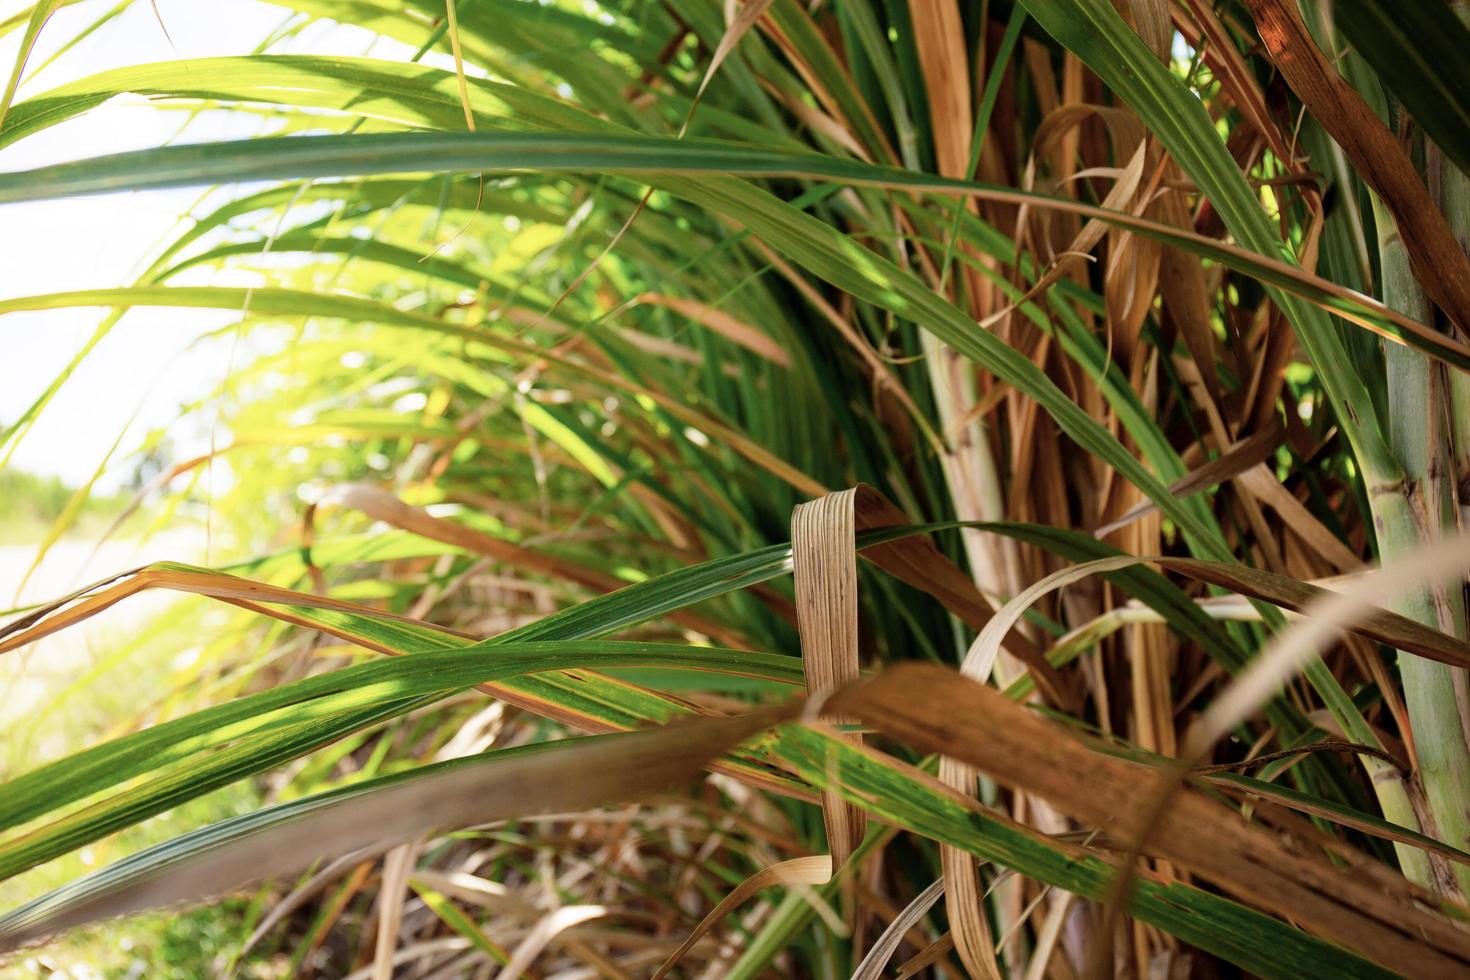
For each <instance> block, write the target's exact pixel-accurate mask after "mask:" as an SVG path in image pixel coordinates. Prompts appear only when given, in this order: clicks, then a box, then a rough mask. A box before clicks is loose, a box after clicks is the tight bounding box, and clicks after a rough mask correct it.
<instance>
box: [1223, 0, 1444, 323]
mask: <svg viewBox="0 0 1470 980" xmlns="http://www.w3.org/2000/svg"><path fill="white" fill-rule="evenodd" d="M1249 6H1250V9H1251V15H1252V16H1253V17H1254V18H1255V21H1256V26H1257V27H1258V28H1259V30H1260V34H1261V40H1262V41H1264V42H1265V45H1266V49H1267V50H1268V51H1269V52H1270V54H1271V59H1272V60H1273V61H1275V62H1276V65H1277V67H1279V68H1280V69H1281V73H1282V74H1283V75H1285V76H1286V80H1287V81H1288V82H1289V83H1290V84H1291V87H1292V90H1293V91H1295V92H1296V94H1297V95H1298V96H1300V97H1301V100H1302V102H1303V103H1304V104H1305V105H1306V107H1307V110H1308V111H1310V112H1311V113H1312V115H1313V116H1314V117H1315V118H1316V119H1317V121H1318V122H1320V123H1321V124H1322V127H1323V128H1324V129H1326V130H1327V132H1328V133H1330V134H1331V135H1332V138H1333V139H1334V140H1336V141H1337V144H1338V145H1339V146H1341V147H1342V149H1343V152H1344V153H1346V154H1347V156H1348V159H1350V160H1351V161H1352V163H1353V168H1354V170H1355V171H1356V172H1357V173H1358V175H1359V176H1361V177H1362V178H1363V180H1364V181H1366V182H1367V183H1368V184H1369V185H1370V186H1371V187H1372V188H1373V189H1374V190H1375V191H1377V192H1378V195H1379V197H1381V198H1382V199H1383V203H1384V204H1385V205H1386V206H1387V207H1388V209H1389V210H1390V211H1391V212H1392V213H1393V217H1394V222H1395V223H1396V224H1397V225H1398V231H1399V237H1400V238H1402V239H1403V243H1404V248H1405V250H1406V251H1407V252H1408V254H1409V261H1410V262H1411V263H1412V264H1413V266H1414V272H1415V276H1416V278H1417V279H1418V280H1419V282H1420V283H1421V284H1422V285H1423V287H1424V291H1425V292H1426V293H1428V294H1429V297H1430V298H1431V299H1433V300H1434V302H1435V305H1437V306H1438V307H1439V308H1440V309H1441V310H1443V311H1444V312H1445V314H1446V315H1448V316H1449V318H1450V319H1451V320H1453V321H1455V323H1456V324H1458V325H1459V327H1460V329H1461V330H1462V331H1467V332H1470V258H1467V257H1466V255H1465V252H1464V250H1463V249H1461V248H1460V244H1459V242H1458V240H1457V239H1456V238H1455V234H1454V232H1453V231H1452V230H1451V229H1450V226H1449V223H1448V222H1447V221H1446V220H1445V218H1444V215H1443V214H1441V213H1440V210H1439V208H1438V207H1437V206H1436V205H1435V202H1434V198H1433V196H1432V195H1431V194H1430V193H1429V189H1428V188H1427V187H1425V186H1424V182H1423V181H1422V180H1420V179H1419V174H1418V171H1416V170H1415V169H1414V164H1413V162H1412V161H1411V160H1410V159H1409V157H1408V155H1407V154H1406V153H1405V152H1404V149H1403V147H1402V146H1401V145H1400V144H1399V141H1398V140H1397V139H1395V138H1394V135H1393V134H1392V133H1391V132H1389V131H1388V128H1387V127H1385V126H1384V125H1383V123H1382V121H1380V120H1379V118H1378V115H1377V114H1376V113H1374V111H1373V110H1372V108H1370V107H1369V105H1368V104H1367V103H1366V102H1364V101H1363V97H1362V96H1360V95H1359V94H1358V93H1357V90H1356V89H1354V88H1353V87H1352V86H1351V85H1349V84H1348V83H1347V82H1346V81H1344V80H1343V78H1342V76H1340V75H1338V73H1337V70H1336V69H1335V68H1334V67H1333V66H1332V63H1331V62H1329V61H1328V60H1327V58H1326V56H1325V55H1323V54H1322V52H1321V51H1320V50H1319V49H1318V48H1317V45H1316V43H1315V42H1314V41H1313V40H1312V36H1311V34H1310V33H1309V32H1308V31H1307V26H1306V24H1304V23H1303V22H1302V19H1301V15H1300V14H1299V13H1298V12H1297V8H1296V5H1295V4H1294V3H1288V2H1286V0H1249Z"/></svg>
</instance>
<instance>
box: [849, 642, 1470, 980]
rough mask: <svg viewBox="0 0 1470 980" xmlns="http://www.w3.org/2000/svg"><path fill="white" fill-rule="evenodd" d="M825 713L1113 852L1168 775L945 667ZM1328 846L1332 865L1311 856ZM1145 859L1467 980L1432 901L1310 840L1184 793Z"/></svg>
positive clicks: (896, 671) (1369, 947) (1406, 969)
mask: <svg viewBox="0 0 1470 980" xmlns="http://www.w3.org/2000/svg"><path fill="white" fill-rule="evenodd" d="M829 707H830V709H831V710H833V711H839V712H841V713H843V714H846V715H851V716H853V717H856V718H858V719H860V720H861V721H862V722H864V723H865V724H867V725H869V726H871V727H873V728H876V729H878V730H881V731H883V732H885V733H886V734H889V735H891V736H893V737H895V738H898V739H901V740H903V741H904V742H906V743H907V744H909V745H911V746H913V747H914V748H917V749H920V750H922V751H928V752H939V753H942V754H945V755H947V756H950V757H953V758H956V759H959V760H960V761H963V762H965V763H968V764H970V765H972V766H974V767H976V768H977V769H979V770H980V771H982V772H985V773H987V774H989V775H990V776H992V777H994V778H995V779H996V780H997V781H999V782H1001V783H1003V784H1005V785H1007V786H1010V787H1013V788H1014V789H1016V790H1017V791H1020V792H1025V793H1030V794H1033V795H1035V796H1037V797H1040V798H1041V799H1044V800H1046V801H1047V802H1048V803H1050V804H1051V805H1052V806H1054V807H1056V808H1057V809H1058V810H1059V811H1061V812H1063V813H1065V814H1067V815H1068V816H1070V817H1072V818H1074V819H1076V820H1080V821H1082V822H1084V823H1086V824H1088V825H1089V826H1093V827H1096V828H1098V829H1100V830H1102V831H1103V832H1105V833H1106V834H1108V835H1109V836H1110V837H1111V838H1113V839H1115V840H1129V839H1132V838H1134V837H1135V835H1136V834H1137V833H1138V831H1139V830H1140V829H1141V828H1140V827H1139V822H1140V820H1139V818H1140V816H1141V814H1140V801H1143V800H1146V799H1148V798H1149V797H1150V796H1151V795H1152V793H1153V791H1154V790H1155V789H1156V788H1157V787H1158V785H1159V782H1160V778H1161V775H1162V774H1161V773H1160V772H1159V771H1158V770H1155V769H1151V768H1149V767H1147V766H1143V765H1140V764H1138V763H1134V762H1131V761H1128V760H1125V759H1120V758H1118V757H1116V756H1113V755H1109V754H1107V753H1105V752H1101V751H1097V750H1094V749H1092V748H1090V747H1089V746H1087V745H1086V744H1085V743H1083V742H1082V741H1081V740H1080V739H1078V738H1077V737H1076V736H1074V735H1073V734H1071V733H1069V732H1067V731H1065V730H1064V729H1062V728H1059V727H1057V726H1056V725H1053V724H1052V723H1050V722H1049V721H1046V720H1045V719H1043V718H1042V717H1040V716H1038V715H1036V714H1034V713H1032V712H1031V711H1030V710H1028V709H1027V708H1025V707H1023V706H1021V705H1018V704H1016V703H1015V702H1014V701H1012V700H1010V699H1009V698H1007V697H1005V696H1004V695H1003V694H1001V693H999V692H997V691H995V690H992V689H991V688H989V687H987V686H985V685H983V684H979V683H977V682H975V681H971V680H969V679H967V678H964V677H962V676H960V675H958V674H955V673H954V672H952V671H949V670H945V669H944V668H941V667H934V666H930V665H919V664H905V665H902V666H899V667H895V668H893V669H891V670H889V671H888V672H886V673H885V674H883V675H881V676H880V677H877V678H874V679H873V680H870V681H867V682H864V683H861V684H859V685H856V686H854V687H851V688H847V689H844V690H842V691H839V692H838V693H837V694H836V695H835V696H834V697H833V698H832V699H831V701H830V703H829ZM1323 848H1325V849H1328V850H1329V851H1330V853H1332V854H1333V856H1334V858H1335V859H1336V860H1337V861H1338V862H1339V863H1338V864H1334V863H1332V862H1331V861H1329V860H1327V859H1326V858H1324V857H1321V856H1319V853H1318V852H1319V849H1323ZM1144 852H1145V853H1147V854H1149V855H1150V856H1153V857H1158V858H1162V859H1165V860H1168V861H1172V862H1174V863H1176V864H1179V865H1181V866H1184V867H1187V868H1189V869H1191V870H1192V871H1194V872H1195V873H1196V874H1198V875H1200V876H1201V877H1203V878H1206V879H1208V880H1210V881H1212V882H1214V883H1215V884H1216V885H1218V886H1219V887H1221V888H1222V889H1224V890H1225V891H1227V892H1230V893H1231V894H1233V895H1235V896H1236V897H1238V898H1239V899H1241V900H1242V901H1244V902H1246V903H1247V904H1250V905H1253V906H1255V907H1257V908H1262V909H1265V910H1267V911H1269V912H1273V913H1275V914H1278V915H1282V916H1285V917H1287V918H1289V919H1291V920H1292V921H1293V922H1296V923H1297V924H1298V925H1300V926H1302V927H1303V928H1306V929H1308V930H1309V931H1311V932H1314V933H1316V934H1318V935H1321V936H1324V937H1327V938H1329V939H1331V940H1332V941H1334V942H1337V943H1339V944H1341V945H1343V946H1345V947H1347V948H1349V949H1352V950H1355V951H1356V952H1358V953H1360V954H1361V955H1363V956H1365V957H1367V958H1369V959H1372V960H1374V961H1376V962H1378V963H1380V964H1383V965H1384V966H1386V967H1388V968H1390V969H1392V970H1394V971H1395V972H1401V973H1405V974H1408V975H1410V976H1415V977H1445V978H1449V977H1460V976H1464V975H1465V974H1466V971H1467V970H1470V935H1467V934H1466V933H1464V932H1462V931H1461V930H1460V929H1458V928H1457V927H1455V926H1454V925H1451V924H1450V923H1449V922H1448V921H1446V920H1445V919H1443V918H1441V917H1440V916H1438V915H1436V914H1434V913H1432V912H1430V911H1427V909H1426V905H1430V904H1432V903H1433V902H1434V899H1433V897H1432V896H1430V895H1429V894H1428V893H1427V892H1425V891H1424V890H1423V889H1420V888H1418V887H1416V886H1414V885H1411V884H1410V883H1409V882H1407V881H1406V880H1405V879H1404V878H1402V877H1401V876H1400V875H1398V874H1397V873H1396V872H1394V871H1392V870H1390V869H1388V868H1387V867H1385V866H1383V865H1380V864H1378V863H1377V862H1375V861H1373V860H1371V859H1369V858H1367V857H1364V856H1362V855H1360V854H1357V853H1356V852H1353V851H1351V850H1350V849H1348V848H1346V847H1344V846H1343V845H1340V844H1339V843H1337V842H1336V841H1334V840H1332V839H1331V838H1328V837H1326V836H1325V835H1320V834H1317V833H1316V832H1315V831H1304V832H1303V833H1302V834H1301V835H1293V836H1286V835H1281V834H1273V833H1271V832H1268V831H1266V830H1263V829H1261V828H1259V827H1256V826H1253V825H1251V824H1249V823H1247V822H1246V821H1245V820H1244V819H1243V818H1242V817H1241V816H1240V815H1239V814H1237V813H1236V812H1235V811H1234V810H1232V809H1230V808H1229V807H1227V806H1225V805H1223V804H1221V803H1219V802H1217V801H1215V800H1213V799H1211V798H1209V797H1207V796H1205V795H1204V794H1202V793H1200V792H1198V791H1197V790H1194V789H1183V790H1181V791H1180V792H1179V793H1178V794H1177V796H1176V797H1175V799H1174V801H1173V804H1172V805H1171V806H1170V807H1169V808H1167V810H1165V811H1163V812H1162V813H1161V815H1160V820H1159V825H1158V826H1157V827H1156V828H1155V829H1154V831H1153V833H1152V834H1151V835H1150V836H1149V838H1148V844H1147V845H1146V847H1145V848H1144Z"/></svg>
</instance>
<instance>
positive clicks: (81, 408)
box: [0, 0, 440, 489]
mask: <svg viewBox="0 0 1470 980" xmlns="http://www.w3.org/2000/svg"><path fill="white" fill-rule="evenodd" d="M157 3H158V8H159V11H160V13H161V14H162V17H163V19H164V23H165V24H166V25H167V27H168V33H169V36H170V37H171V38H172V41H173V43H172V45H170V43H169V40H168V39H166V38H165V36H164V33H163V31H162V30H161V29H160V27H159V24H158V20H157V18H156V17H155V15H154V13H153V8H152V7H151V6H150V4H149V3H148V2H147V0H137V2H135V3H133V4H132V5H131V6H130V7H129V8H128V9H127V10H125V11H124V12H123V13H122V15H121V16H119V17H117V18H116V19H115V20H113V21H111V22H110V23H108V24H106V25H104V26H103V27H102V28H101V29H100V30H98V31H97V32H96V33H95V34H93V35H92V36H91V37H89V38H87V39H86V40H84V41H83V42H81V43H80V44H78V45H77V46H76V47H75V48H73V49H71V50H70V51H67V52H66V53H65V54H64V55H62V57H61V58H60V59H59V60H58V61H57V62H56V63H54V64H52V65H49V66H47V67H45V68H44V69H42V70H40V71H39V72H35V69H36V67H37V66H40V65H43V64H44V63H45V61H46V59H47V58H48V57H50V55H51V54H53V53H54V52H55V51H56V50H57V48H58V47H59V46H60V45H61V44H63V43H64V42H65V41H66V40H67V39H68V38H70V37H73V36H74V35H75V34H77V33H78V32H80V31H81V30H82V29H83V28H85V27H86V26H88V25H89V24H90V23H91V22H92V21H93V20H94V19H95V18H96V17H98V16H100V15H101V14H103V13H105V12H106V11H107V10H108V9H109V8H111V7H112V6H113V4H114V0H89V2H84V3H79V4H75V5H72V6H68V7H64V8H62V9H61V10H60V11H59V12H57V14H56V15H55V16H53V17H52V19H51V21H50V22H49V23H48V24H47V25H46V28H45V30H44V31H43V32H42V34H41V40H40V43H39V44H38V45H37V49H36V51H35V52H34V53H33V54H32V56H31V58H30V61H29V64H28V71H31V72H34V76H33V77H30V78H28V79H27V80H26V81H25V82H24V83H23V84H22V85H21V89H20V93H19V96H18V98H17V101H21V100H24V99H25V98H28V97H31V96H35V95H37V94H40V93H43V92H45V91H47V90H49V89H51V88H54V87H56V86H58V85H62V84H65V83H67V82H70V81H73V80H75V79H77V78H81V77H85V76H87V75H90V74H93V73H96V72H100V71H105V70H107V69H111V68H116V67H120V66H123V65H129V64H133V65H136V64H140V63H144V62H149V61H169V60H176V59H179V58H202V57H211V56H217V55H234V54H248V53H250V52H251V50H252V49H253V48H255V47H256V45H258V44H259V43H260V41H261V40H262V39H263V38H265V37H266V36H268V35H269V34H270V33H271V32H272V31H273V30H275V29H276V28H278V27H279V26H280V25H281V24H282V23H283V22H284V21H285V20H286V19H287V17H288V16H289V11H287V10H285V9H284V8H281V7H273V6H270V5H268V4H266V3H262V2H258V0H189V2H181V0H157ZM28 5H29V0H18V2H17V0H0V17H5V16H8V15H10V14H12V13H14V12H15V11H17V10H19V9H22V8H24V7H26V6H28ZM20 34H21V32H20V31H14V32H12V34H11V35H10V36H7V37H4V38H0V71H3V74H4V76H6V77H8V75H9V73H10V68H11V66H12V65H13V64H14V62H15V55H16V52H17V50H18V49H19V46H20ZM373 45H374V38H373V37H372V35H370V34H368V33H367V32H366V31H362V30H359V29H357V28H350V27H343V26H340V25H313V27H312V28H310V29H309V30H308V31H306V32H304V33H303V34H301V35H299V36H297V37H294V38H290V39H288V40H287V41H285V42H283V43H282V44H280V45H277V46H275V47H273V48H272V50H273V51H275V52H293V51H297V52H300V51H307V50H310V51H313V52H315V53H340V54H352V55H363V54H369V53H371V54H375V55H379V56H384V57H394V58H398V57H403V54H402V52H401V51H400V50H398V49H399V48H400V47H401V46H399V45H395V44H391V43H386V42H378V43H377V46H376V47H374V46H373ZM425 60H428V61H432V62H435V63H437V62H438V61H439V60H440V59H437V58H434V57H433V56H431V57H430V58H429V59H425ZM182 119H183V114H182V113H179V112H160V111H157V110H155V109H150V108H149V107H147V106H144V105H139V104H133V105H126V104H110V105H107V106H103V107H101V108H99V109H97V110H94V111H92V112H91V113H88V114H87V115H86V116H84V117H82V118H80V119H75V120H72V121H70V122H67V123H63V124H62V125H59V126H55V127H52V128H50V129H47V130H44V131H42V132H41V133H39V134H37V135H35V136H32V137H30V138H28V139H26V140H23V141H21V142H20V143H18V144H16V145H14V146H10V147H7V148H5V149H0V170H22V169H26V168H29V167H36V166H44V165H47V164H52V163H58V162H62V161H65V160H74V159H79V158H84V157H87V156H93V155H97V154H102V153H113V152H119V151H122V150H131V149H142V148H145V147H151V146H158V145H160V144H162V143H165V142H169V141H171V140H172V141H186V142H198V141H201V140H206V139H229V138H237V137H244V136H250V135H254V133H256V132H258V131H259V128H260V126H261V125H262V123H261V122H259V121H258V120H255V119H251V118H248V117H230V118H225V117H224V114H221V113H215V114H213V115H206V116H201V117H200V118H198V119H197V120H196V121H195V122H194V123H191V124H190V125H189V126H188V128H187V129H186V130H184V131H183V132H182V133H180V132H179V126H180V124H181V122H182ZM199 198H200V191H199V190H197V189H184V190H170V191H151V192H147V193H128V194H114V195H108V196H105V197H93V198H80V199H76V200H70V201H46V202H40V203H34V204H11V205H3V206H0V297H13V296H24V295H31V294H37V293H49V292H57V291H62V290H72V289H89V288H102V287H112V286H125V285H128V284H130V282H131V281H132V278H133V276H134V275H135V274H136V273H137V272H138V271H139V270H140V268H142V267H143V265H145V264H146V257H148V256H149V255H150V253H151V252H152V251H153V250H154V249H155V248H156V247H157V246H158V244H159V243H160V242H161V241H162V240H164V239H165V238H166V237H167V236H168V235H169V233H170V232H171V231H172V230H174V229H175V228H177V227H178V220H179V216H180V215H182V214H186V213H188V212H189V210H190V209H191V208H192V207H194V206H195V205H196V204H197V202H198V201H199ZM211 281H212V282H214V283H216V284H222V283H223V280H221V279H219V278H217V277H216V278H215V279H213V280H211ZM101 318H102V313H101V311H98V310H87V309H81V310H60V311H50V312H45V313H16V314H10V315H7V316H4V317H0V332H3V334H0V335H3V344H0V426H3V425H5V424H8V423H10V422H11V421H13V420H14V419H16V418H17V417H19V416H20V414H21V413H22V412H24V411H25V409H26V408H27V407H28V406H29V405H30V404H31V403H32V402H33V401H34V400H35V398H36V396H37V395H39V394H40V393H41V392H43V391H44V390H45V388H46V386H47V385H48V384H49V382H50V381H51V379H52V378H54V377H55V375H56V373H57V372H58V371H59V370H60V369H61V368H62V367H63V366H64V365H65V364H66V363H67V362H68V361H69V360H70V359H71V358H72V357H73V356H74V355H75V354H76V352H77V351H78V350H79V349H80V348H81V347H82V345H83V344H84V343H85V341H86V340H87V338H88V337H89V336H91V334H92V333H93V331H94V330H95V328H96V326H97V324H98V322H99V321H100V320H101ZM232 320H233V317H232V316H231V315H229V314H223V313H216V312H212V311H169V310H153V309H142V310H135V311H132V312H130V313H129V314H128V315H127V316H126V317H124V319H123V320H122V322H121V324H120V325H119V326H118V327H117V328H116V329H115V330H113V332H112V333H111V334H110V335H109V336H108V337H107V339H106V340H104V341H103V343H102V344H101V345H100V346H99V347H98V348H97V350H96V351H95V352H94V353H93V354H92V355H91V356H90V357H89V358H88V359H87V360H86V361H85V362H84V363H83V365H82V367H81V368H80V369H79V370H78V371H77V372H76V374H75V375H73V376H72V378H71V380H70V381H69V382H68V384H67V386H66V387H65V388H63V389H62V392H61V394H60V395H59V396H58V397H57V398H56V400H55V401H53V402H52V403H51V405H50V406H49V407H48V408H47V410H46V412H45V413H44V414H43V415H42V417H41V421H40V422H39V423H37V424H36V426H35V427H34V428H33V429H32V430H31V432H30V433H29V434H28V435H27V436H26V437H25V439H24V441H23V442H22V443H21V444H20V448H19V449H18V450H17V452H16V453H15V455H14V457H13V458H12V465H14V466H16V467H18V468H21V469H26V470H30V471H33V472H39V473H56V474H59V475H61V476H62V477H64V478H65V479H67V480H68V481H70V482H72V483H80V482H84V481H85V480H86V479H88V478H89V477H90V476H91V474H92V472H93V471H94V469H95V468H96V467H97V465H98V464H99V463H100V462H101V461H102V459H103V458H104V457H105V456H106V454H107V452H108V449H109V448H110V447H111V446H112V445H113V443H114V441H115V440H116V439H117V438H118V436H119V433H120V432H121V431H122V430H123V428H124V427H125V426H126V425H127V423H128V419H129V416H131V415H132V413H133V412H134V411H135V410H136V411H137V412H138V415H137V418H136V420H134V421H133V423H132V426H131V427H130V428H129V429H128V434H127V437H126V438H125V439H124V441H123V443H122V447H121V448H122V452H126V450H127V449H129V448H131V447H133V446H136V445H137V443H138V441H139V440H140V439H141V437H142V436H143V434H144V433H146V432H147V431H148V430H149V429H152V428H156V427H158V426H159V425H162V424H163V423H165V422H167V421H169V420H170V419H171V418H172V417H173V415H174V413H175V412H176V411H177V408H178V406H179V405H180V403H182V402H187V401H191V400H194V399H196V398H198V397H200V396H202V395H203V394H205V393H206V392H208V391H209V390H211V389H212V388H214V387H215V386H217V385H218V384H219V383H220V382H221V381H222V380H223V379H224V377H225V376H226V374H227V372H228V370H229V365H230V363H231V361H230V358H231V354H230V347H229V345H228V344H224V343H218V342H217V343H213V344H207V345H201V346H199V347H196V348H194V349H192V350H191V349H190V344H191V341H193V340H194V339H195V338H197V337H199V336H200V335H201V334H203V333H206V332H208V331H210V330H212V329H216V328H218V327H220V326H224V325H226V324H228V323H230V322H231V321H232ZM237 356H238V352H237ZM206 414H208V413H206ZM178 437H179V440H180V442H179V445H178V452H179V454H180V455H186V454H188V453H189V452H190V451H191V450H195V451H197V450H198V449H199V448H200V447H201V446H203V445H206V444H207V442H208V434H207V431H205V430H203V429H198V430H195V431H184V430H181V431H180V432H179V433H178ZM121 458H122V453H121V452H120V453H119V455H118V457H116V459H117V461H119V462H120V461H121ZM125 475H126V467H124V466H116V467H114V473H113V475H112V476H111V477H110V478H108V479H106V480H104V481H103V483H102V484H100V485H99V489H106V488H108V487H110V486H113V485H115V484H116V482H118V481H119V480H121V479H122V478H123V477H124V476H125Z"/></svg>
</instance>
